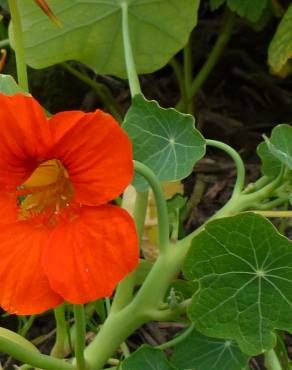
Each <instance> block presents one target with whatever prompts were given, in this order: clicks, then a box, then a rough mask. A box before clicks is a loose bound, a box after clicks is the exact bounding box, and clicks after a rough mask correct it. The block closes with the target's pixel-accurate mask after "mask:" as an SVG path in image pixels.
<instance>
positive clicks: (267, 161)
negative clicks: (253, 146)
mask: <svg viewBox="0 0 292 370" xmlns="http://www.w3.org/2000/svg"><path fill="white" fill-rule="evenodd" d="M257 154H258V156H259V157H260V159H261V161H262V167H261V170H262V173H263V174H264V175H266V176H268V177H276V176H277V175H279V173H280V171H281V168H282V165H281V162H280V161H279V160H278V159H277V158H275V156H274V155H273V154H272V153H271V152H270V150H269V148H268V146H267V144H266V143H260V144H259V145H258V147H257Z"/></svg>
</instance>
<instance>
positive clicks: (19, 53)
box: [8, 0, 29, 92]
mask: <svg viewBox="0 0 292 370" xmlns="http://www.w3.org/2000/svg"><path fill="white" fill-rule="evenodd" d="M8 4H9V10H10V14H11V22H12V25H13V38H14V50H15V56H16V70H17V78H18V84H19V86H20V87H21V88H22V89H23V90H25V91H27V92H28V91H29V89H28V78H27V67H26V63H25V51H24V43H23V34H22V27H21V19H20V14H19V11H18V7H17V0H8Z"/></svg>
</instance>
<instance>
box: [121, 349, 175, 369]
mask: <svg viewBox="0 0 292 370" xmlns="http://www.w3.org/2000/svg"><path fill="white" fill-rule="evenodd" d="M138 369H139V370H175V368H174V367H172V366H171V365H170V363H169V362H168V361H167V359H166V356H165V354H164V352H163V351H161V350H159V349H154V348H151V347H149V346H142V347H140V348H139V349H138V351H136V352H135V353H133V354H132V355H131V356H130V357H128V358H127V359H126V360H125V361H123V363H122V366H121V370H138Z"/></svg>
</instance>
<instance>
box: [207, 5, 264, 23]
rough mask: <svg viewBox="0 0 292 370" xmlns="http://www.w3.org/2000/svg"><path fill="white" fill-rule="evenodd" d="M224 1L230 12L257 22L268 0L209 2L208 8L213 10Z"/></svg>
mask: <svg viewBox="0 0 292 370" xmlns="http://www.w3.org/2000/svg"><path fill="white" fill-rule="evenodd" d="M226 1H227V5H228V7H229V8H230V9H231V10H232V11H234V12H236V13H237V14H238V15H240V16H241V17H244V18H247V19H248V20H249V21H251V22H256V21H258V20H259V19H260V17H261V16H262V14H263V12H264V10H265V9H266V7H267V6H268V0H256V1H255V0H210V7H211V9H212V10H215V9H217V8H219V7H220V6H221V5H222V4H224V3H225V2H226Z"/></svg>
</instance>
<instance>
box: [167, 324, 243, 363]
mask: <svg viewBox="0 0 292 370" xmlns="http://www.w3.org/2000/svg"><path fill="white" fill-rule="evenodd" d="M170 362H171V363H172V364H173V365H174V366H176V367H177V368H178V369H180V370H188V369H196V370H218V369H220V370H245V369H247V362H248V356H247V355H245V354H244V353H242V352H241V351H240V349H239V348H238V345H237V344H236V343H235V342H234V341H233V340H222V339H216V338H210V337H206V336H205V335H202V334H201V333H199V332H197V331H196V330H193V331H192V332H191V333H190V334H189V335H188V336H187V337H186V338H185V339H184V340H183V341H182V342H180V343H178V344H177V345H176V346H175V347H174V351H173V354H172V356H171V358H170Z"/></svg>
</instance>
